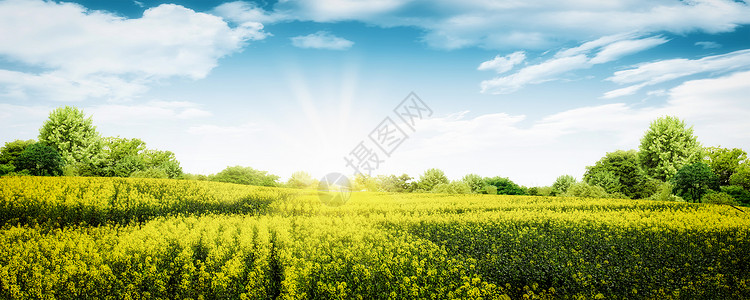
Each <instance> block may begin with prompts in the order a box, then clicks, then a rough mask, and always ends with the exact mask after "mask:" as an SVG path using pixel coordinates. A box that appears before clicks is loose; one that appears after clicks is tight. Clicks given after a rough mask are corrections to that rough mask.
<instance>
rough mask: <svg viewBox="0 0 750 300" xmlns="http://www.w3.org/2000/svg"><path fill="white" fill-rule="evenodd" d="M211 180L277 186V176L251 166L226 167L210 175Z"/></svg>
mask: <svg viewBox="0 0 750 300" xmlns="http://www.w3.org/2000/svg"><path fill="white" fill-rule="evenodd" d="M211 180H212V181H218V182H228V183H237V184H245V185H259V186H277V185H278V183H277V182H276V181H277V180H279V176H276V175H273V174H268V172H266V171H260V170H256V169H253V168H251V167H241V166H234V167H227V168H226V169H224V170H222V171H221V172H219V173H216V175H213V176H211Z"/></svg>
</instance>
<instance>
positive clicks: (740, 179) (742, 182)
mask: <svg viewBox="0 0 750 300" xmlns="http://www.w3.org/2000/svg"><path fill="white" fill-rule="evenodd" d="M729 183H730V184H731V185H738V186H741V187H743V188H744V189H746V190H750V163H744V164H741V165H740V166H739V167H737V171H735V172H734V174H732V176H730V177H729Z"/></svg>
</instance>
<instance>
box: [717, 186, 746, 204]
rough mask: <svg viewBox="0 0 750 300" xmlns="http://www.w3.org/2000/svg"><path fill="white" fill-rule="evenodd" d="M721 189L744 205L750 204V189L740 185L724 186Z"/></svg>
mask: <svg viewBox="0 0 750 300" xmlns="http://www.w3.org/2000/svg"><path fill="white" fill-rule="evenodd" d="M721 191H722V192H724V193H727V194H728V195H730V196H732V198H734V199H735V200H737V201H739V202H741V203H742V204H743V205H750V191H748V190H746V189H745V188H743V187H741V186H739V185H730V186H722V187H721Z"/></svg>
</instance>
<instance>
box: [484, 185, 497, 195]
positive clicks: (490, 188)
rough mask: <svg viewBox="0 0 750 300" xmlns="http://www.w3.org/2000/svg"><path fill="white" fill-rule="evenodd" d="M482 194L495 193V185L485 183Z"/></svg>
mask: <svg viewBox="0 0 750 300" xmlns="http://www.w3.org/2000/svg"><path fill="white" fill-rule="evenodd" d="M482 194H490V195H497V187H496V186H494V185H485V186H484V190H483V191H482Z"/></svg>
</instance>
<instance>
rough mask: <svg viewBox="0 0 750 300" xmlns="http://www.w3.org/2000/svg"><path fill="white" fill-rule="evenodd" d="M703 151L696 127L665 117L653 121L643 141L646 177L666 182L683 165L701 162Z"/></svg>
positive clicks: (675, 118)
mask: <svg viewBox="0 0 750 300" xmlns="http://www.w3.org/2000/svg"><path fill="white" fill-rule="evenodd" d="M701 149H702V148H701V145H700V143H698V139H697V138H696V137H695V136H694V135H693V127H692V126H691V127H687V126H686V125H685V122H683V121H681V120H680V119H678V118H677V117H672V116H665V117H661V118H658V119H656V120H655V121H653V122H652V123H651V125H650V126H649V128H648V130H647V131H646V133H645V134H644V136H643V138H641V145H640V148H639V150H640V151H639V152H638V154H639V155H638V157H639V161H640V164H641V166H642V167H643V170H644V171H645V172H646V175H648V176H650V177H652V178H655V179H658V180H661V181H666V180H669V179H671V178H672V176H674V175H675V174H676V173H677V171H678V170H679V169H680V168H682V166H684V165H687V164H690V163H694V162H696V161H698V160H700V156H701V154H700V153H701Z"/></svg>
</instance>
